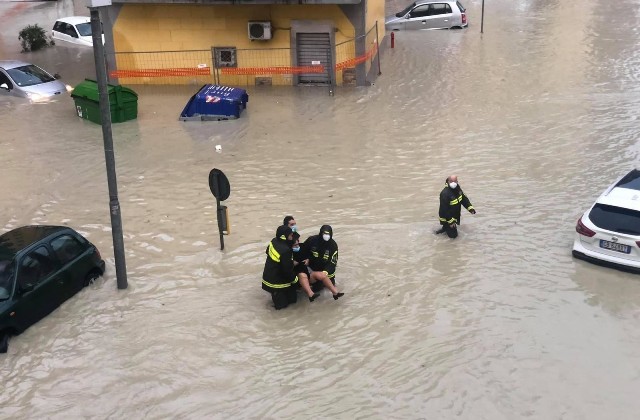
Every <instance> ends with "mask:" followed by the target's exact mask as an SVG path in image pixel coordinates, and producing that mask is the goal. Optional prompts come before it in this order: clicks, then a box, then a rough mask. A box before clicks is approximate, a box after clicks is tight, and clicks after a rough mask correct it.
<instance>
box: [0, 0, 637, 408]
mask: <svg viewBox="0 0 640 420" xmlns="http://www.w3.org/2000/svg"><path fill="white" fill-rule="evenodd" d="M58 3H59V4H58V5H54V4H51V3H42V4H38V5H36V6H32V7H31V8H30V9H29V11H28V14H26V13H27V12H22V14H20V15H19V16H20V18H19V20H18V21H17V22H16V23H15V24H14V26H15V27H16V28H18V27H21V26H20V25H22V24H23V23H25V22H27V21H32V20H34V19H35V18H36V17H37V18H39V19H41V20H42V21H46V20H47V19H48V20H51V21H53V20H55V17H57V16H61V15H62V14H63V13H62V12H61V11H59V10H58V9H56V8H57V7H63V9H64V8H69V7H73V8H74V13H78V11H77V7H78V6H77V5H76V6H74V5H73V4H72V3H69V2H68V1H61V2H58ZM464 4H465V6H466V7H467V9H468V13H469V16H470V21H471V27H470V28H469V29H468V30H464V31H435V32H434V31H431V32H399V33H397V36H396V48H395V49H393V50H391V49H387V50H386V51H385V52H384V56H383V61H382V66H383V67H382V70H383V75H382V77H381V78H380V79H378V81H377V82H376V85H375V86H372V87H370V88H367V89H360V88H358V89H339V90H338V91H336V95H335V96H334V97H329V96H328V94H327V91H326V90H325V89H311V88H301V89H295V88H269V87H262V88H253V87H251V88H249V94H250V102H249V104H248V108H247V110H246V113H243V115H242V117H241V118H240V119H239V120H236V121H226V122H189V123H185V122H180V121H178V115H179V113H180V111H181V110H182V108H183V106H184V104H185V103H186V101H187V100H188V98H189V97H190V96H191V95H192V94H193V92H194V91H195V90H196V89H197V88H196V87H193V86H191V87H189V86H171V87H149V86H133V88H134V90H136V92H138V93H139V94H140V98H139V118H138V119H137V120H136V121H131V122H127V123H123V124H117V125H114V126H113V132H114V142H115V150H116V160H117V165H118V168H117V169H118V181H119V191H120V202H121V205H122V213H123V223H124V232H125V242H126V253H127V266H128V269H129V280H130V288H129V289H128V290H126V291H120V292H118V291H117V290H116V285H115V271H114V268H113V253H112V250H111V233H110V227H109V215H108V208H107V207H108V206H107V201H108V200H107V188H106V177H105V170H104V154H103V146H102V133H101V130H100V127H99V126H97V125H95V124H92V123H90V122H87V121H83V120H80V119H78V118H77V117H76V116H75V110H74V105H73V101H72V99H71V98H69V97H62V98H58V99H56V100H55V101H54V102H52V103H48V104H34V105H32V104H28V103H25V102H24V101H22V100H19V99H13V98H5V97H0V110H1V112H0V125H1V126H2V131H1V133H2V135H1V137H0V142H1V143H2V154H0V165H2V168H3V176H2V178H1V179H0V192H1V193H2V197H3V200H2V202H1V204H0V214H2V215H3V216H4V224H3V226H4V228H5V229H9V228H12V227H16V226H19V225H23V224H29V223H40V224H44V223H51V224H68V225H70V226H73V227H75V228H77V229H78V230H80V231H81V232H82V233H83V234H85V235H87V236H88V237H89V239H90V240H92V241H93V242H94V243H96V245H97V246H98V247H99V248H100V250H101V252H102V254H103V256H104V257H105V258H106V259H107V261H108V264H107V266H108V268H107V274H106V276H105V277H104V278H103V279H102V280H100V281H99V282H98V283H96V284H94V285H92V286H90V287H89V288H87V289H86V290H84V291H83V292H81V293H80V294H79V295H78V296H76V297H74V298H73V299H71V300H70V301H68V302H67V303H65V304H64V305H63V306H62V307H61V308H60V309H59V310H57V311H56V312H54V313H53V314H51V315H50V316H49V317H47V318H46V319H44V320H43V321H41V322H39V323H38V324H37V325H35V326H34V327H32V328H30V329H29V330H27V331H26V332H25V333H24V334H22V335H21V336H19V337H16V338H14V339H13V340H12V341H11V345H10V348H9V353H8V354H7V355H5V356H2V357H1V360H2V363H1V368H0V369H1V375H2V377H3V378H4V380H5V382H4V383H5V384H6V385H5V387H4V389H3V393H2V396H0V403H1V404H0V407H2V408H0V413H1V414H2V415H1V416H0V417H3V418H4V417H7V418H8V417H15V418H33V417H48V418H49V417H50V418H68V417H69V416H71V417H105V416H106V417H114V418H119V417H125V416H130V415H131V414H132V413H133V414H135V415H138V416H140V417H145V418H166V417H175V418H181V417H182V418H209V417H213V418H229V417H237V418H276V417H285V418H303V417H323V418H324V417H326V418H380V419H384V418H411V419H413V418H421V417H424V418H452V417H456V416H457V417H461V418H470V419H512V418H521V417H533V418H540V419H549V418H571V419H587V418H592V419H601V418H610V417H615V418H621V419H622V418H624V419H627V418H629V419H630V418H635V416H636V412H637V411H638V409H639V408H640V406H639V404H638V402H637V398H635V395H633V394H632V391H633V390H635V389H637V388H638V386H639V383H638V374H639V369H640V357H639V356H638V355H637V348H638V344H640V334H639V333H638V329H637V325H638V321H639V318H640V281H639V280H638V278H637V276H634V275H631V274H625V273H621V272H617V271H614V270H610V269H604V268H600V267H595V266H592V265H590V264H587V263H584V262H582V261H576V260H573V259H572V258H571V253H570V249H571V243H572V240H573V235H574V226H575V221H576V220H577V218H578V217H579V216H580V214H582V212H583V211H584V210H586V209H587V208H588V206H589V205H590V204H591V203H592V202H593V200H594V199H595V198H596V197H597V196H598V194H599V193H600V192H601V191H602V190H603V189H604V188H605V187H606V186H608V185H609V184H610V182H611V181H612V179H614V178H615V177H616V176H619V175H620V174H622V173H624V172H626V171H627V170H628V169H630V168H631V167H634V166H636V165H637V164H638V151H639V146H638V142H637V138H636V137H637V121H636V110H637V109H638V106H639V105H640V100H639V96H638V93H639V92H640V90H639V89H638V86H637V83H636V82H637V74H638V71H637V70H638V66H639V65H640V57H639V56H638V54H637V52H636V45H637V43H638V33H637V31H636V30H635V29H634V28H635V26H636V25H635V23H636V21H637V19H638V17H639V15H638V10H637V8H634V7H633V5H634V3H633V2H631V0H626V1H624V0H623V1H620V2H617V3H616V4H615V5H609V3H606V4H607V7H603V5H604V4H605V3H603V2H602V1H597V0H587V1H583V2H575V3H573V2H560V1H552V0H538V1H533V0H531V1H520V2H510V1H506V0H501V1H496V2H491V7H490V8H487V9H486V13H487V16H486V20H485V33H484V34H483V35H482V36H481V35H480V34H479V16H480V4H481V1H480V0H475V1H466V2H464ZM13 6H14V4H13V3H0V14H2V13H3V12H5V11H6V10H7V9H9V8H11V7H13ZM64 10H65V12H64V14H68V13H67V11H66V9H64ZM398 10H399V9H398ZM603 13H604V14H603ZM612 21H615V22H616V24H615V25H611V24H610V22H612ZM14 44H15V41H14V40H12V39H10V37H9V36H8V35H5V33H4V32H3V34H2V35H1V36H0V57H2V58H7V55H11V56H15V55H16V54H17V52H16V51H15V48H16V46H15V45H14ZM18 49H19V47H18ZM20 57H21V58H23V57H24V58H28V61H29V60H30V61H33V62H36V63H37V64H41V65H42V66H43V67H45V68H47V69H50V70H51V71H57V72H59V73H61V74H62V75H63V78H64V80H65V81H66V82H67V83H69V84H72V85H73V84H76V83H78V82H80V81H81V80H82V79H84V78H85V77H91V76H92V75H93V67H92V56H91V51H90V50H89V51H87V50H85V49H79V48H78V47H66V46H65V47H63V46H60V45H58V46H56V47H54V48H51V49H48V50H46V51H44V52H39V53H33V54H29V55H21V56H20ZM69 62H73V63H79V64H78V65H69V64H68V63H69ZM215 145H221V146H222V151H221V152H220V153H216V151H215ZM213 167H217V168H220V169H222V170H223V171H224V172H225V173H226V174H227V176H228V177H229V179H230V182H231V189H232V192H231V196H230V198H229V200H227V201H226V202H225V204H226V205H227V206H228V207H229V210H230V214H231V222H232V235H230V236H228V237H226V238H225V251H224V252H220V250H219V243H218V236H217V225H216V219H215V200H214V198H213V197H212V196H211V194H210V192H209V189H208V185H207V175H208V173H209V171H210V170H211V168H213ZM450 173H457V174H458V175H459V177H460V182H461V184H462V186H463V188H464V189H465V191H466V192H467V194H468V195H469V197H470V198H471V201H472V202H473V203H474V206H475V207H476V209H477V210H478V214H477V215H475V216H471V215H468V214H464V215H463V216H462V227H461V235H460V237H459V239H457V240H456V241H450V240H448V239H446V238H443V237H441V236H435V235H433V234H432V230H433V229H434V228H436V227H437V219H436V215H437V206H438V200H437V197H438V193H439V191H440V189H441V188H442V186H443V182H444V179H445V178H446V176H447V175H449V174H450ZM289 213H291V214H293V215H294V216H295V217H296V219H297V221H298V223H299V225H300V227H301V228H302V232H301V233H302V235H303V237H306V236H308V235H312V234H315V233H316V231H317V229H318V227H319V226H320V225H322V224H324V223H329V224H331V225H332V226H333V228H334V233H335V239H336V241H337V242H338V244H339V246H340V254H341V255H340V265H339V267H338V275H337V279H338V283H339V286H340V287H341V289H344V291H345V292H346V293H347V294H346V296H345V298H343V299H340V301H338V302H335V301H333V299H331V297H330V295H329V294H325V295H323V296H322V297H321V298H320V299H319V300H317V301H316V302H313V303H309V302H308V301H306V300H301V302H300V303H298V304H297V305H296V306H294V307H292V308H288V309H287V310H284V311H278V312H276V311H273V310H272V309H271V308H270V299H269V297H268V295H267V294H266V293H264V292H263V291H262V290H261V289H260V277H259V276H260V273H261V270H262V264H263V262H264V258H265V255H264V249H265V246H266V244H267V242H268V241H269V240H270V239H271V237H272V235H273V233H274V231H275V228H276V226H277V225H278V224H279V223H280V221H281V220H282V217H283V216H284V215H285V214H289Z"/></svg>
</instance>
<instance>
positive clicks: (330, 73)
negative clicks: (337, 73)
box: [327, 48, 334, 96]
mask: <svg viewBox="0 0 640 420" xmlns="http://www.w3.org/2000/svg"><path fill="white" fill-rule="evenodd" d="M333 74H334V73H333V60H332V59H331V48H328V49H327V75H328V76H329V96H333Z"/></svg>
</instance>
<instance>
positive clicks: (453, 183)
mask: <svg viewBox="0 0 640 420" xmlns="http://www.w3.org/2000/svg"><path fill="white" fill-rule="evenodd" d="M457 186H458V183H457V182H455V181H453V182H450V183H449V188H451V189H452V190H455V189H456V187H457Z"/></svg>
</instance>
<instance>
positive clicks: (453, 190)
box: [436, 175, 476, 238]
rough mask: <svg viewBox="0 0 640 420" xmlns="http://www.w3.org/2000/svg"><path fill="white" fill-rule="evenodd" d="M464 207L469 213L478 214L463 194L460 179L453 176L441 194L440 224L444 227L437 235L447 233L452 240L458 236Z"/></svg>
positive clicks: (448, 179) (449, 178) (447, 181)
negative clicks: (461, 212) (459, 183)
mask: <svg viewBox="0 0 640 420" xmlns="http://www.w3.org/2000/svg"><path fill="white" fill-rule="evenodd" d="M462 206H464V208H466V209H467V210H468V211H469V213H471V214H476V210H475V209H474V208H473V205H471V201H469V197H467V196H466V194H465V193H464V192H462V188H460V185H458V177H457V176H456V175H451V176H450V177H448V178H447V180H446V184H445V186H444V189H443V190H442V192H441V193H440V211H439V212H438V213H439V217H440V224H441V225H442V227H441V228H440V229H439V230H437V231H436V233H437V234H440V233H445V232H446V234H447V235H448V236H449V237H450V238H456V237H457V236H458V225H459V224H460V211H461V210H460V209H461V207H462Z"/></svg>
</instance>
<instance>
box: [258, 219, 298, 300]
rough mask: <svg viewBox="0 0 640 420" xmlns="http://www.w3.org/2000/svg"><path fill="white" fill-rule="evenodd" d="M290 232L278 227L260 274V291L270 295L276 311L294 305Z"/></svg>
mask: <svg viewBox="0 0 640 420" xmlns="http://www.w3.org/2000/svg"><path fill="white" fill-rule="evenodd" d="M291 233H292V230H291V228H290V227H288V226H280V227H278V230H277V231H276V237H275V238H273V239H272V240H271V242H269V246H267V251H266V254H267V260H266V261H265V263H264V271H263V272H262V289H263V290H266V291H267V292H269V293H271V299H273V304H274V305H275V308H276V309H282V308H286V307H287V306H289V304H292V303H296V301H297V293H296V289H297V287H298V276H297V275H296V273H295V272H294V270H293V251H292V250H291V245H290V242H289V239H288V237H289V235H291Z"/></svg>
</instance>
